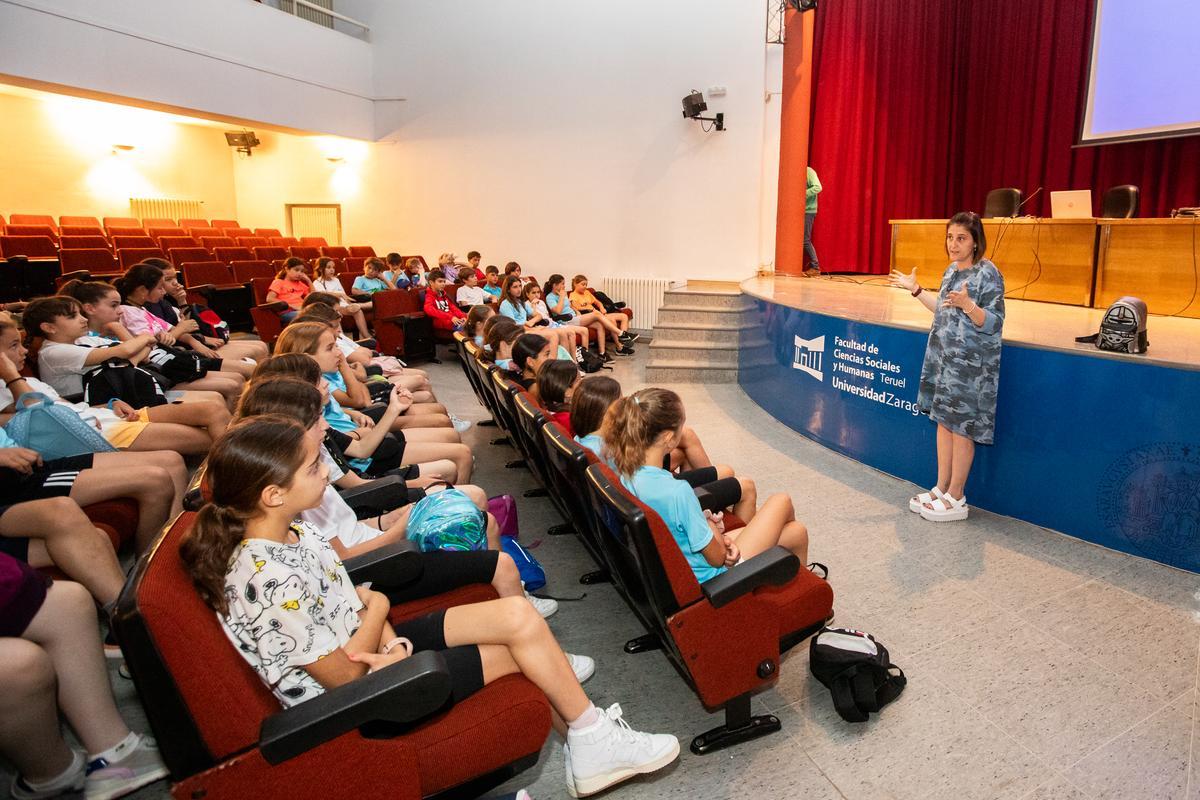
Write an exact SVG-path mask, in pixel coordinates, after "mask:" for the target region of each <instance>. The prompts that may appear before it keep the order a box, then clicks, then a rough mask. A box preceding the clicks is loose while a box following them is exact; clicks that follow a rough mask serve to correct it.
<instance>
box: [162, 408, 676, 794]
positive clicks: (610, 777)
mask: <svg viewBox="0 0 1200 800" xmlns="http://www.w3.org/2000/svg"><path fill="white" fill-rule="evenodd" d="M209 475H210V486H211V488H212V502H211V503H209V504H208V505H207V506H205V507H204V508H203V509H202V510H201V511H200V512H199V514H198V516H197V518H196V522H195V525H194V527H193V528H192V531H191V533H190V535H189V536H188V538H187V539H186V540H185V541H184V543H183V545H182V547H181V548H180V556H181V557H182V560H183V563H184V565H185V568H186V569H187V570H188V572H189V573H190V574H191V576H192V580H193V583H194V584H195V586H196V589H197V591H198V592H199V593H200V596H201V598H202V599H203V600H204V601H205V602H206V603H207V604H208V605H209V606H210V607H212V608H213V610H214V611H216V612H217V614H218V618H219V619H220V621H221V624H222V625H223V627H224V628H225V631H226V634H227V635H228V637H229V641H230V644H231V646H233V647H235V648H236V649H237V651H238V652H239V653H240V654H241V656H242V657H243V658H245V659H246V661H247V663H248V664H249V665H250V666H251V667H252V668H253V669H254V670H255V672H257V673H258V675H259V677H260V678H261V679H262V680H263V682H264V683H265V684H266V685H267V686H268V687H270V689H271V691H272V692H273V693H274V694H275V696H276V698H277V699H278V700H279V701H280V703H282V704H283V705H285V706H294V705H296V704H298V703H302V702H305V701H306V700H309V699H311V698H313V697H315V696H317V695H319V694H321V693H322V692H324V691H325V690H326V689H331V688H334V687H336V686H341V685H342V684H345V683H349V682H350V681H353V680H355V679H356V678H359V677H361V676H362V675H363V674H365V673H366V672H367V671H368V670H380V669H383V668H385V667H387V666H388V665H390V664H393V663H395V662H397V661H400V660H402V659H404V658H407V657H408V656H409V655H410V654H411V653H412V652H414V651H423V650H435V651H440V652H441V654H442V656H443V657H444V659H445V662H446V665H447V667H448V669H449V672H450V676H451V677H450V682H451V693H452V695H453V697H454V698H455V700H456V701H461V700H463V699H465V698H467V697H469V696H470V695H471V694H473V693H474V692H476V691H478V690H479V689H481V688H482V687H483V686H484V685H486V684H488V683H491V682H492V681H495V680H496V679H498V678H499V677H501V676H503V675H509V674H514V673H524V675H525V676H526V677H527V678H529V680H531V681H532V682H533V683H534V684H536V685H537V686H538V688H540V689H541V690H542V691H543V692H545V694H546V697H547V698H548V699H549V701H550V704H551V706H552V707H553V708H554V710H555V716H554V720H555V726H556V728H557V729H558V730H559V732H560V733H562V734H564V735H565V737H566V754H567V756H568V758H567V764H568V765H569V772H568V775H569V779H568V790H569V791H570V793H571V794H572V795H575V796H585V795H590V794H593V793H595V792H598V791H600V790H602V789H604V788H606V787H608V786H611V785H613V784H615V783H618V782H620V781H621V780H624V779H626V778H629V777H632V776H633V775H636V774H639V773H647V772H653V771H655V770H657V769H661V768H662V767H663V766H666V765H667V764H669V763H670V762H671V761H673V760H674V759H675V757H676V756H677V754H678V750H679V743H678V741H677V740H676V739H675V737H673V736H670V735H663V734H659V735H649V734H643V733H637V732H634V731H633V730H631V729H630V728H629V727H628V725H627V724H626V723H624V722H623V720H621V713H620V709H619V707H617V706H613V707H612V708H610V709H609V710H608V711H607V712H601V711H600V710H599V709H597V708H595V706H593V705H592V704H591V703H590V701H589V700H588V699H587V696H586V695H585V694H584V692H583V689H582V688H581V687H580V685H579V678H580V676H577V675H576V674H575V669H573V667H572V663H571V661H570V660H569V659H568V658H567V656H566V655H565V654H564V653H563V652H562V650H561V648H560V647H559V646H558V643H557V642H556V641H555V640H554V636H553V634H552V633H551V632H550V629H549V628H548V627H547V626H546V623H545V621H544V620H543V619H542V618H541V616H540V615H539V613H538V612H537V610H536V609H534V608H533V606H531V605H530V604H529V603H528V602H526V601H525V599H524V598H522V597H504V598H501V599H498V600H493V601H490V602H487V603H476V604H471V605H464V606H455V607H452V608H449V609H444V610H439V611H435V612H433V613H431V614H427V615H424V616H422V617H418V618H416V619H413V620H407V621H405V622H403V623H401V624H399V625H397V626H394V627H393V626H392V625H390V624H389V623H388V621H387V615H388V612H389V610H390V602H389V600H388V598H387V597H386V596H385V595H383V594H381V593H379V592H377V591H374V590H372V589H367V588H366V587H355V586H354V585H353V584H352V583H351V581H350V578H349V576H348V575H347V574H346V570H345V568H344V567H343V566H342V564H341V561H340V559H338V557H337V554H336V553H335V552H334V551H333V550H332V549H331V548H330V547H329V545H328V544H327V543H326V542H325V540H324V538H323V537H322V536H321V535H320V534H319V533H317V532H316V531H315V530H314V529H313V528H312V527H311V526H310V525H308V524H306V523H303V522H296V521H295V519H296V517H297V516H299V515H300V514H301V513H302V512H303V511H305V510H306V509H310V508H312V507H313V506H315V505H317V504H318V503H319V502H320V500H321V497H322V495H323V493H324V489H325V483H326V470H325V468H324V466H323V465H322V463H321V460H320V455H319V453H318V448H317V446H316V444H315V443H314V442H313V441H312V440H311V439H310V438H309V437H308V436H307V434H306V432H305V430H304V429H303V428H302V427H301V426H300V425H299V424H298V423H296V422H293V421H291V420H287V419H286V418H282V417H273V418H271V417H260V418H258V419H256V420H255V421H254V422H253V423H251V424H241V425H238V426H236V427H234V428H231V429H230V431H229V433H228V434H227V435H226V436H225V437H224V438H223V439H222V440H221V441H220V442H218V443H217V445H216V446H215V447H214V448H213V452H212V454H211V455H210V456H209ZM297 555H300V556H302V557H301V558H299V559H296V556H297ZM296 563H300V564H301V567H300V568H297V567H296V566H295V564H296ZM297 579H299V583H296V581H297ZM285 583H286V584H287V585H288V586H289V588H288V590H287V591H288V592H289V597H291V596H293V594H292V593H294V596H295V597H296V598H298V599H299V608H298V609H297V608H296V604H295V603H291V604H288V605H289V608H288V610H284V608H283V604H281V603H271V604H270V605H268V606H264V605H261V604H259V603H256V602H253V601H251V600H249V599H248V598H249V597H250V596H251V594H252V593H251V592H248V591H247V590H248V589H249V588H250V587H261V586H264V585H267V584H270V585H273V586H279V585H284V584H285ZM252 622H253V623H254V624H253V625H251V624H250V623H252ZM263 631H270V632H271V637H265V636H264V635H263ZM280 635H283V636H286V637H289V638H290V639H292V640H294V641H295V642H297V646H296V647H295V648H294V649H291V650H287V651H285V652H283V653H280V652H279V650H278V648H276V647H275V646H274V645H272V644H271V641H272V640H274V639H277V638H278V637H279V636H280ZM589 661H590V660H589ZM581 666H586V667H587V668H588V670H589V671H590V670H591V669H593V668H594V667H593V665H592V664H590V663H589V664H586V665H581Z"/></svg>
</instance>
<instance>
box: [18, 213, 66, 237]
mask: <svg viewBox="0 0 1200 800" xmlns="http://www.w3.org/2000/svg"><path fill="white" fill-rule="evenodd" d="M8 224H9V225H37V226H40V227H44V228H49V229H50V230H51V232H52V233H54V234H56V235H57V233H58V223H57V222H56V221H55V220H54V217H52V216H50V215H49V214H13V215H12V216H11V217H9V218H8Z"/></svg>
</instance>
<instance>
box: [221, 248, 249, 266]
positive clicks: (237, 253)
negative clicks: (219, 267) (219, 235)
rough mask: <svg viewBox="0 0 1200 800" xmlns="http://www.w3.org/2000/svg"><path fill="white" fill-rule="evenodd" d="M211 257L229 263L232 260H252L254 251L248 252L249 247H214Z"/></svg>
mask: <svg viewBox="0 0 1200 800" xmlns="http://www.w3.org/2000/svg"><path fill="white" fill-rule="evenodd" d="M213 258H214V259H216V260H217V261H224V262H225V263H226V264H230V263H232V262H234V261H253V260H254V253H252V252H250V248H249V247H231V246H224V247H214V248H213Z"/></svg>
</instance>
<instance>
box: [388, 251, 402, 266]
mask: <svg viewBox="0 0 1200 800" xmlns="http://www.w3.org/2000/svg"><path fill="white" fill-rule="evenodd" d="M387 263H388V264H391V265H392V266H393V267H399V266H402V265H403V263H404V259H403V257H401V255H400V254H399V253H388V254H387Z"/></svg>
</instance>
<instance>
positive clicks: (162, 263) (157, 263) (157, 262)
mask: <svg viewBox="0 0 1200 800" xmlns="http://www.w3.org/2000/svg"><path fill="white" fill-rule="evenodd" d="M138 263H139V264H149V265H150V266H152V267H158V268H159V269H161V270H162V271H163V272H166V271H167V270H169V269H175V265H174V264H172V263H171V262H170V261H167V260H166V259H165V258H153V257H152V258H143V259H142V260H141V261H139V262H138Z"/></svg>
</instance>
